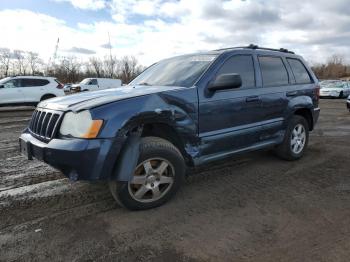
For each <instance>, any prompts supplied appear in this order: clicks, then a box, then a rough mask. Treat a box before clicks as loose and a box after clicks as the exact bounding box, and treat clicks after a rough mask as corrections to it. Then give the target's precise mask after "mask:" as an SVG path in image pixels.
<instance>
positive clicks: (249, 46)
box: [215, 44, 294, 54]
mask: <svg viewBox="0 0 350 262" xmlns="http://www.w3.org/2000/svg"><path fill="white" fill-rule="evenodd" d="M236 48H249V49H259V50H269V51H277V52H283V53H290V54H294V52H292V51H289V50H288V49H286V48H280V49H274V48H267V47H260V46H258V45H254V44H250V45H248V46H237V47H228V48H222V49H217V50H215V51H224V50H229V49H236Z"/></svg>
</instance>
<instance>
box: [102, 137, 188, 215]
mask: <svg viewBox="0 0 350 262" xmlns="http://www.w3.org/2000/svg"><path fill="white" fill-rule="evenodd" d="M185 170H186V167H185V161H184V159H183V157H182V155H181V153H180V151H179V150H178V149H177V148H176V147H175V146H174V145H173V144H171V143H170V142H168V141H167V140H165V139H162V138H158V137H145V138H142V140H141V144H140V156H139V160H138V164H137V165H136V168H135V170H134V174H133V178H132V180H131V181H130V182H117V181H110V182H109V188H110V190H111V193H112V195H113V197H114V198H115V200H116V201H117V202H118V203H119V204H121V205H122V206H124V207H126V208H127V209H130V210H144V209H150V208H154V207H158V206H160V205H162V204H164V203H165V202H167V201H168V200H169V199H170V198H171V197H172V196H173V195H174V194H175V193H176V192H177V191H178V189H179V188H180V186H181V184H182V182H183V179H184V176H185Z"/></svg>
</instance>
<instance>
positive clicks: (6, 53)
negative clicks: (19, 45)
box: [0, 48, 11, 77]
mask: <svg viewBox="0 0 350 262" xmlns="http://www.w3.org/2000/svg"><path fill="white" fill-rule="evenodd" d="M10 61H11V51H10V49H8V48H0V65H1V71H2V73H1V74H2V75H3V76H4V77H7V76H8V75H9V69H10Z"/></svg>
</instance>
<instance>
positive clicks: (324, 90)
mask: <svg viewBox="0 0 350 262" xmlns="http://www.w3.org/2000/svg"><path fill="white" fill-rule="evenodd" d="M349 95H350V84H349V82H347V81H337V82H330V83H326V84H324V85H322V84H321V89H320V97H339V98H343V97H348V96H349Z"/></svg>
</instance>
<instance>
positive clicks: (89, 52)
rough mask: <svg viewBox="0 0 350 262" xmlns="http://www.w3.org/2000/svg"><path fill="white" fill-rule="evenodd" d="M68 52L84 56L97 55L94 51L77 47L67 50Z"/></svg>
mask: <svg viewBox="0 0 350 262" xmlns="http://www.w3.org/2000/svg"><path fill="white" fill-rule="evenodd" d="M67 52H70V53H75V54H83V55H94V54H96V52H95V51H93V50H90V49H86V48H82V47H75V46H74V47H72V48H69V49H68V50H67Z"/></svg>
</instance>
